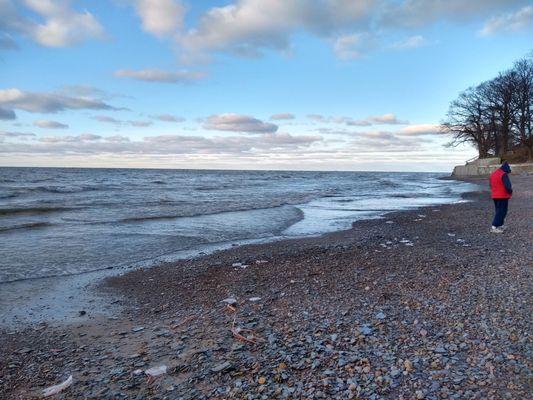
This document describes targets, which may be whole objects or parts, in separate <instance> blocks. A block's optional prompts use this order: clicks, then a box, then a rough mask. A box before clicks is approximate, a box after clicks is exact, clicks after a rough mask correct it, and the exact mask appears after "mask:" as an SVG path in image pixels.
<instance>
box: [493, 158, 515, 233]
mask: <svg viewBox="0 0 533 400" xmlns="http://www.w3.org/2000/svg"><path fill="white" fill-rule="evenodd" d="M510 173H511V167H510V166H509V164H508V163H507V162H504V163H503V164H502V165H501V167H500V168H498V169H497V170H496V171H494V172H493V173H492V174H491V175H490V189H491V194H492V200H494V208H495V213H494V219H493V220H492V228H491V232H493V233H503V231H504V229H505V227H504V222H505V216H506V215H507V208H508V206H509V199H510V198H511V197H512V195H513V187H512V185H511V180H510V179H509V174H510Z"/></svg>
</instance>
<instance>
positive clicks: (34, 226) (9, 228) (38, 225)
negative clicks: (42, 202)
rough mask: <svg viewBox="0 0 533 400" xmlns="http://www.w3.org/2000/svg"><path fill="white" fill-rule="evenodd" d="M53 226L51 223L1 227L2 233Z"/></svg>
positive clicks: (29, 223) (30, 223)
mask: <svg viewBox="0 0 533 400" xmlns="http://www.w3.org/2000/svg"><path fill="white" fill-rule="evenodd" d="M52 225H54V224H51V223H49V222H28V223H26V224H19V225H13V226H0V232H7V231H13V230H17V229H34V228H44V227H48V226H52Z"/></svg>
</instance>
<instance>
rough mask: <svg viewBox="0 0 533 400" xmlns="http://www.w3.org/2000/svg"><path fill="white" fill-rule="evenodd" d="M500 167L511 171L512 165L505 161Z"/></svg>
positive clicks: (507, 171) (505, 170)
mask: <svg viewBox="0 0 533 400" xmlns="http://www.w3.org/2000/svg"><path fill="white" fill-rule="evenodd" d="M500 168H501V169H502V171H503V172H506V173H509V172H511V166H510V165H509V164H508V163H507V162H504V163H503V164H502V166H501V167H500Z"/></svg>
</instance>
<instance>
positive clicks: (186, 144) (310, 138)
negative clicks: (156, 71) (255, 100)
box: [0, 133, 322, 155]
mask: <svg viewBox="0 0 533 400" xmlns="http://www.w3.org/2000/svg"><path fill="white" fill-rule="evenodd" d="M321 140H322V138H321V137H320V136H316V135H298V136H294V135H291V134H288V133H279V134H275V133H264V134H260V135H255V136H244V137H243V136H229V137H227V136H226V137H209V138H208V137H202V136H186V135H158V136H149V137H145V138H144V139H142V140H137V141H131V140H129V139H128V138H127V137H124V136H110V137H101V136H98V135H90V134H83V135H78V136H48V137H43V138H40V139H39V140H38V141H34V142H31V143H6V144H4V145H3V146H2V147H0V153H11V154H56V155H61V154H79V155H89V154H115V155H118V154H143V155H144V154H154V155H172V154H212V155H221V154H231V155H240V154H245V153H248V154H264V153H270V152H277V151H282V152H283V151H296V150H299V149H302V148H306V147H309V146H311V145H312V144H314V143H317V142H319V141H321Z"/></svg>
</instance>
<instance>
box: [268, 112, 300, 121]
mask: <svg viewBox="0 0 533 400" xmlns="http://www.w3.org/2000/svg"><path fill="white" fill-rule="evenodd" d="M294 118H295V116H294V114H291V113H279V114H274V115H271V116H270V119H271V120H286V119H294Z"/></svg>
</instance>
